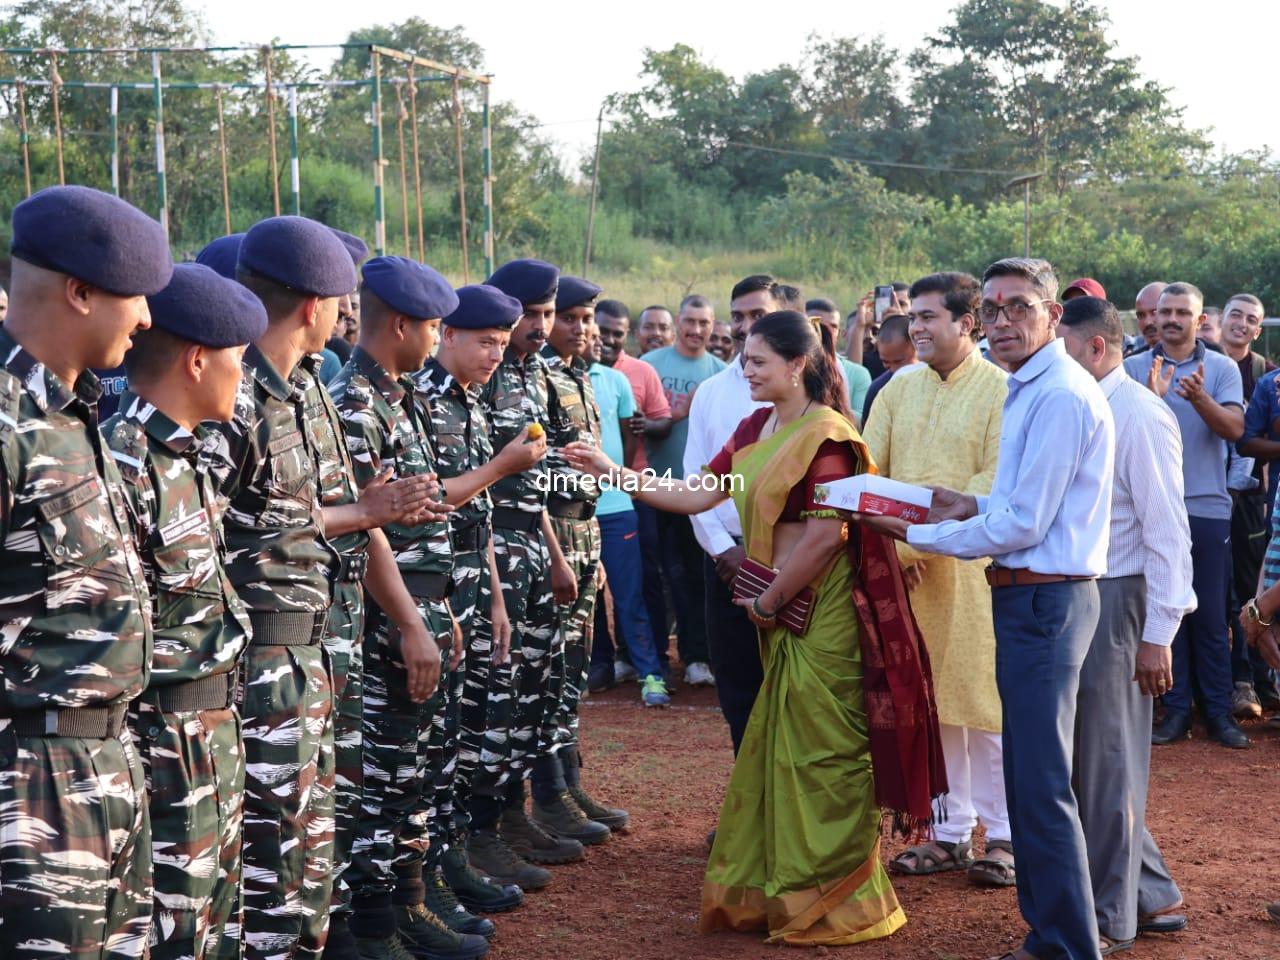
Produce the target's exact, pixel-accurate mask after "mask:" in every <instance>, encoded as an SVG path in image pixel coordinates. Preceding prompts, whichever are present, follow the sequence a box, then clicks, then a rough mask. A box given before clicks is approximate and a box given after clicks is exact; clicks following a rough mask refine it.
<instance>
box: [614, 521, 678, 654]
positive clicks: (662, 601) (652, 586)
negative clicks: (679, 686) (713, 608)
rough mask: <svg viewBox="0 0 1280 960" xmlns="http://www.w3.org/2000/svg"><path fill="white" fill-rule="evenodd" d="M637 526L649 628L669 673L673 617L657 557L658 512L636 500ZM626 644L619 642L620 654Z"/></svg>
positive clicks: (654, 644) (655, 646)
mask: <svg viewBox="0 0 1280 960" xmlns="http://www.w3.org/2000/svg"><path fill="white" fill-rule="evenodd" d="M635 507H636V527H637V529H638V530H639V532H640V565H641V568H642V571H641V579H642V581H643V590H644V608H645V610H646V612H647V613H648V614H649V630H650V631H651V632H652V634H653V646H654V649H656V650H657V651H658V660H660V661H661V663H662V674H661V675H662V676H663V677H665V676H666V675H667V647H668V646H670V643H671V630H670V626H671V623H670V620H668V618H667V600H666V596H665V595H664V594H663V592H662V564H661V561H660V560H659V559H658V557H659V550H658V511H656V510H655V509H654V508H653V507H651V506H649V505H648V504H644V503H639V502H637V503H636V505H635ZM625 646H626V644H625V643H622V644H619V645H618V649H619V652H620V653H621V652H622V651H623V649H624V648H625Z"/></svg>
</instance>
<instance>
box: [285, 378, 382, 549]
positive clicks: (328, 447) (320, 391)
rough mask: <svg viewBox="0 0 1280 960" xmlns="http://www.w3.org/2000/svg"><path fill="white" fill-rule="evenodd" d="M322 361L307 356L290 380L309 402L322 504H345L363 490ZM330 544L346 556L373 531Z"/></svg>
mask: <svg viewBox="0 0 1280 960" xmlns="http://www.w3.org/2000/svg"><path fill="white" fill-rule="evenodd" d="M321 360H322V357H321V356H320V355H318V354H312V355H311V356H307V357H303V358H302V361H301V362H300V363H299V364H298V366H297V368H295V369H294V371H293V376H291V377H290V378H289V381H290V382H291V383H292V384H293V385H294V386H296V387H297V388H298V389H299V390H301V391H302V396H303V398H304V403H305V405H306V414H305V416H306V425H307V429H308V430H309V431H311V441H312V449H313V450H314V451H315V454H316V471H317V472H318V474H319V477H320V506H322V507H341V506H345V505H346V504H349V503H355V502H356V501H357V500H358V499H360V491H359V490H358V489H357V488H356V476H355V471H354V469H353V467H352V463H351V454H350V453H349V452H348V450H347V437H346V434H345V433H343V429H342V416H341V414H339V413H338V410H337V408H336V407H334V405H333V401H332V400H331V399H330V398H329V394H328V393H327V392H326V391H325V388H324V385H323V384H322V383H321V382H320V363H321ZM330 543H331V544H333V548H334V549H335V550H337V551H338V552H339V553H340V554H342V555H343V556H350V555H352V554H356V553H361V552H363V551H365V550H368V549H369V532H368V531H367V530H353V531H352V532H351V533H344V534H342V536H340V537H334V538H333V539H332V540H331V541H330Z"/></svg>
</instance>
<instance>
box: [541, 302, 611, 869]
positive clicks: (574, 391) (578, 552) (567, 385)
mask: <svg viewBox="0 0 1280 960" xmlns="http://www.w3.org/2000/svg"><path fill="white" fill-rule="evenodd" d="M599 295H600V288H599V287H598V286H596V285H595V284H593V283H590V282H589V281H586V280H582V279H579V278H578V277H569V276H565V277H561V278H560V286H559V289H558V290H557V293H556V322H555V326H554V327H553V328H552V330H551V333H550V335H549V336H548V337H547V344H546V346H545V347H543V350H542V356H543V359H545V360H546V362H547V382H548V383H549V384H550V388H551V396H552V402H551V404H550V406H551V410H552V416H551V436H550V438H549V441H548V442H549V443H550V445H551V447H552V449H553V450H555V449H558V448H560V447H563V446H565V445H567V444H570V443H573V442H574V441H575V440H581V441H583V442H586V443H592V444H595V445H596V446H599V444H600V409H599V407H598V406H597V405H596V398H595V391H594V390H593V389H592V386H591V378H590V376H589V375H588V373H587V363H586V361H584V360H583V359H582V354H583V353H584V352H585V350H586V347H587V345H588V334H589V328H590V324H591V321H592V319H593V318H594V316H595V301H596V297H598V296H599ZM550 463H551V471H552V480H553V483H552V490H551V496H550V499H549V501H548V503H547V512H548V513H549V514H550V515H551V525H552V528H553V529H554V530H555V534H556V539H557V540H559V542H560V548H561V550H563V551H564V555H565V558H566V559H567V560H568V561H569V564H570V566H572V567H573V571H574V575H575V577H576V579H577V587H578V589H577V596H576V598H575V599H574V600H573V602H572V603H564V604H561V606H560V629H561V630H562V631H563V633H564V661H563V662H564V679H563V683H562V684H560V685H558V686H559V689H560V692H561V697H560V702H559V704H558V705H557V711H556V720H555V723H554V724H549V725H548V728H547V729H546V731H545V732H544V735H543V737H542V739H541V740H540V742H539V744H538V759H537V761H536V762H535V764H534V769H533V816H534V819H535V820H537V821H538V822H539V823H541V824H542V825H543V826H544V827H546V828H547V829H549V830H553V831H555V832H556V833H559V834H561V835H562V836H569V837H573V838H574V839H576V840H580V841H581V842H583V843H586V844H591V843H600V842H602V841H604V840H606V839H608V837H609V833H610V829H611V828H613V829H621V828H623V827H625V826H626V823H627V814H626V812H625V811H622V810H615V809H612V808H609V807H604V806H602V805H600V804H598V803H596V802H595V801H593V800H592V799H591V798H590V796H589V795H588V794H587V793H586V791H585V790H583V788H582V785H581V783H580V779H579V776H578V770H579V766H580V761H579V759H578V705H579V703H580V701H581V699H582V693H583V691H585V690H586V685H587V670H588V667H589V666H590V662H591V628H592V625H593V623H594V619H595V603H596V588H597V583H598V580H597V578H598V576H599V573H600V524H599V522H598V521H597V520H596V519H595V508H596V500H597V499H599V496H600V490H599V487H598V486H597V484H596V482H595V480H594V479H592V478H590V477H586V476H584V475H583V474H581V473H579V472H578V471H576V470H574V469H573V468H572V467H570V466H569V465H568V464H567V463H566V462H565V461H564V459H563V458H562V457H561V456H560V455H559V454H553V455H552V456H551V458H550Z"/></svg>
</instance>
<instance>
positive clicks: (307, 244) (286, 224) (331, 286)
mask: <svg viewBox="0 0 1280 960" xmlns="http://www.w3.org/2000/svg"><path fill="white" fill-rule="evenodd" d="M237 267H238V268H240V269H248V270H251V271H253V272H254V273H256V274H258V275H259V276H263V277H266V278H267V279H268V280H274V281H275V282H276V283H279V284H282V285H284V286H286V287H289V288H290V289H292V290H297V291H298V292H299V293H308V294H311V295H312V296H315V297H341V296H343V295H344V294H348V293H350V292H351V291H352V290H354V289H355V288H356V268H355V264H353V263H352V262H351V254H350V253H348V252H347V248H346V246H344V245H343V243H342V241H341V240H339V239H338V236H337V234H335V233H334V232H333V230H331V229H330V228H329V227H326V226H325V225H324V224H323V223H320V222H319V221H316V220H308V219H307V218H306V217H270V218H268V219H266V220H260V221H258V222H257V223H255V224H254V225H253V226H252V227H250V228H249V232H248V233H246V234H245V235H244V240H242V241H241V242H240V261H239V263H238V264H237Z"/></svg>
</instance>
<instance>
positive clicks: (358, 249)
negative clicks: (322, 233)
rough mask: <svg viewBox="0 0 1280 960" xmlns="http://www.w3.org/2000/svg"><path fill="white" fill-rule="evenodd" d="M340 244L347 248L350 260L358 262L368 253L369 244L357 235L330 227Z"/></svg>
mask: <svg viewBox="0 0 1280 960" xmlns="http://www.w3.org/2000/svg"><path fill="white" fill-rule="evenodd" d="M329 229H330V230H332V231H333V232H334V235H335V236H337V238H338V239H339V240H341V241H342V245H343V246H344V247H346V248H347V253H349V254H351V262H352V263H359V262H360V261H361V260H363V259H364V258H365V257H367V256H368V255H369V245H368V244H367V243H365V242H364V241H363V240H361V239H360V238H359V237H357V236H356V235H355V234H354V233H347V231H345V230H339V229H338V228H337V227H330V228H329Z"/></svg>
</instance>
